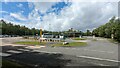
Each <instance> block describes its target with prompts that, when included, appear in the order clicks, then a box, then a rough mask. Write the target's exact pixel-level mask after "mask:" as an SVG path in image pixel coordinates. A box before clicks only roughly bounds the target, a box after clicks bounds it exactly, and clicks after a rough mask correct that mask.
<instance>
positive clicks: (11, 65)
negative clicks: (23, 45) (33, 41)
mask: <svg viewBox="0 0 120 68" xmlns="http://www.w3.org/2000/svg"><path fill="white" fill-rule="evenodd" d="M2 68H24V66H23V65H20V64H18V63H15V62H11V61H8V60H5V59H4V60H2Z"/></svg>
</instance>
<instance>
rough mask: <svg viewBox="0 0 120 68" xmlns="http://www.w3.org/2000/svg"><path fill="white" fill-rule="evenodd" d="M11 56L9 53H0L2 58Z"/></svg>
mask: <svg viewBox="0 0 120 68" xmlns="http://www.w3.org/2000/svg"><path fill="white" fill-rule="evenodd" d="M10 55H11V54H8V53H0V56H10Z"/></svg>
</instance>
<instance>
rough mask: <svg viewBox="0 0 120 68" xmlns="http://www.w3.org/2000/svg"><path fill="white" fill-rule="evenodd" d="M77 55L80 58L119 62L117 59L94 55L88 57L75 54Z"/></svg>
mask: <svg viewBox="0 0 120 68" xmlns="http://www.w3.org/2000/svg"><path fill="white" fill-rule="evenodd" d="M77 57H80V58H87V59H93V60H102V61H109V62H117V63H118V62H120V61H117V60H111V59H103V58H96V57H90V56H77Z"/></svg>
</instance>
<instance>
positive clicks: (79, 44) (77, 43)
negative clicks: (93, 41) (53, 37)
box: [52, 42, 87, 47]
mask: <svg viewBox="0 0 120 68" xmlns="http://www.w3.org/2000/svg"><path fill="white" fill-rule="evenodd" d="M86 45H87V43H86V42H71V43H69V44H66V45H63V43H57V44H53V45H52V46H62V47H73V46H86Z"/></svg>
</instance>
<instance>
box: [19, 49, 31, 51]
mask: <svg viewBox="0 0 120 68" xmlns="http://www.w3.org/2000/svg"><path fill="white" fill-rule="evenodd" d="M18 50H21V51H30V50H28V49H18Z"/></svg>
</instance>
